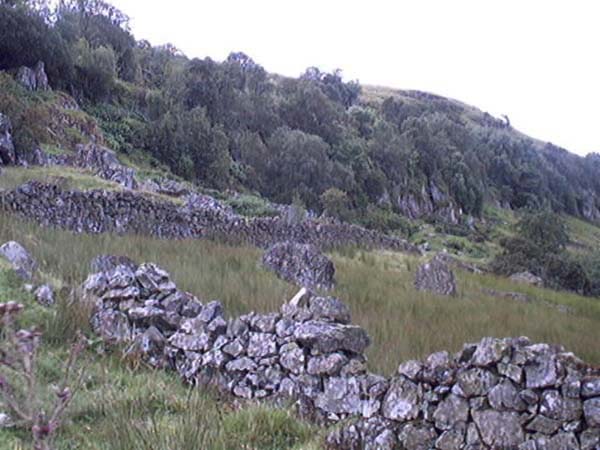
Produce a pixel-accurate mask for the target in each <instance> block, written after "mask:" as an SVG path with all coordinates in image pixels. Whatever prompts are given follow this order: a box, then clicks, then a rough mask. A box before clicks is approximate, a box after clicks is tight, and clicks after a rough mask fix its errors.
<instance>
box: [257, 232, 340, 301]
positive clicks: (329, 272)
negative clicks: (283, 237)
mask: <svg viewBox="0 0 600 450" xmlns="http://www.w3.org/2000/svg"><path fill="white" fill-rule="evenodd" d="M262 262H263V265H264V266H265V267H267V268H268V269H270V270H272V271H274V272H275V273H276V274H277V276H278V277H279V278H281V279H283V280H285V281H288V282H290V283H294V284H296V285H298V286H300V287H306V288H309V289H332V288H333V287H334V286H335V277H334V276H335V267H334V265H333V262H332V261H331V260H330V259H329V258H327V257H326V256H325V255H323V254H322V253H321V252H320V251H319V250H318V249H317V248H316V247H315V246H314V245H310V244H299V243H297V242H290V241H286V242H280V243H277V244H275V245H273V246H272V247H271V248H269V249H268V250H267V251H266V252H265V254H264V255H263V258H262Z"/></svg>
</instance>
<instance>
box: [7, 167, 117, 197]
mask: <svg viewBox="0 0 600 450" xmlns="http://www.w3.org/2000/svg"><path fill="white" fill-rule="evenodd" d="M30 180H37V181H43V182H45V183H58V184H59V185H60V186H61V187H63V188H64V189H77V190H82V191H87V190H91V189H105V190H113V191H114V190H121V186H120V185H119V184H117V183H113V182H112V181H108V180H103V179H101V178H98V177H96V176H94V175H93V174H92V173H91V172H89V171H85V170H80V169H75V168H72V167H62V166H49V167H39V166H32V167H27V168H26V167H6V168H3V170H2V176H1V177H0V189H7V190H9V189H14V188H15V187H17V186H20V185H22V184H23V183H26V182H27V181H30Z"/></svg>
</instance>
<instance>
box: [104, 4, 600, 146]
mask: <svg viewBox="0 0 600 450" xmlns="http://www.w3.org/2000/svg"><path fill="white" fill-rule="evenodd" d="M112 3H113V4H115V5H116V6H117V7H119V8H120V9H122V10H123V11H124V12H125V13H127V14H128V15H129V16H130V17H131V18H132V22H131V26H132V30H133V32H134V34H135V36H136V38H137V39H142V38H143V39H148V40H149V41H150V42H151V43H152V44H164V43H167V42H170V43H172V44H174V45H175V46H177V47H178V48H180V49H181V50H182V51H183V52H184V53H185V54H186V55H187V56H189V57H196V56H197V57H205V56H210V57H211V58H213V59H215V60H219V61H221V60H223V59H225V58H226V57H227V55H228V54H229V53H230V52H231V51H243V52H245V53H247V54H248V55H250V56H251V57H252V58H253V59H254V60H255V61H256V62H258V63H259V64H261V65H262V66H263V67H265V69H266V70H268V71H269V72H276V73H280V74H284V75H290V76H298V75H300V74H301V73H302V72H303V71H304V69H306V67H309V66H318V67H319V68H321V69H324V70H332V69H335V68H341V69H342V70H343V73H344V77H345V78H346V79H358V80H359V81H360V82H361V83H362V84H376V85H384V86H390V87H395V88H400V89H419V90H423V91H429V92H433V93H437V94H440V95H444V96H448V97H452V98H456V99H458V100H461V101H464V102H466V103H469V104H472V105H475V106H477V107H479V108H481V109H483V110H485V111H488V112H490V113H492V114H494V115H500V114H507V115H508V116H509V117H510V119H511V122H512V124H513V126H514V127H515V128H518V129H519V130H521V131H523V132H525V133H527V134H529V135H531V136H533V137H536V138H539V139H542V140H544V141H550V142H553V143H554V144H557V145H560V146H563V147H566V148H567V149H569V150H570V151H572V152H575V153H578V154H581V155H585V154H586V153H588V152H592V151H596V152H600V116H599V114H598V108H599V105H600V23H599V20H600V2H598V1H596V0H564V1H554V0H539V1H538V0H493V1H492V0H452V1H450V0H412V1H405V0H387V1H386V0H369V1H364V0H362V1H352V0H345V1H344V0H298V1H288V0H278V1H276V0H215V1H210V2H209V1H205V0H195V1H194V0H170V1H167V2H164V1H156V0H113V1H112Z"/></svg>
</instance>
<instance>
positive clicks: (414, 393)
mask: <svg viewBox="0 0 600 450" xmlns="http://www.w3.org/2000/svg"><path fill="white" fill-rule="evenodd" d="M114 261H115V263H116V262H117V260H114ZM82 291H83V298H84V299H85V301H88V302H92V303H93V304H94V305H95V312H94V315H93V318H92V326H93V329H94V330H95V331H96V332H97V333H99V334H100V335H101V336H103V337H104V338H105V339H106V340H108V341H112V342H125V343H128V344H129V345H128V349H127V351H128V352H129V353H133V354H136V355H138V356H140V357H142V358H144V359H145V360H146V361H148V362H149V363H150V364H152V365H154V366H156V367H163V368H167V369H169V368H170V369H173V370H176V371H177V372H178V373H179V374H180V376H181V377H182V378H183V379H184V380H186V381H188V382H190V383H193V384H197V385H203V384H212V385H215V386H217V387H218V388H219V389H221V390H222V391H224V392H225V393H228V394H230V395H231V396H233V397H236V398H239V399H247V400H261V399H270V400H273V401H277V400H281V399H286V400H290V399H291V400H294V401H295V404H296V405H297V407H298V409H299V412H300V413H302V414H303V415H305V416H306V417H309V418H311V419H312V420H315V421H317V422H319V423H325V424H329V423H335V422H338V421H340V420H343V419H348V422H345V423H344V425H343V426H341V427H340V428H337V429H335V430H334V431H333V432H331V433H330V435H329V437H328V438H327V444H328V446H329V447H330V448H332V449H363V448H364V449H395V448H397V449H406V450H421V449H440V450H453V449H469V450H475V449H503V450H512V449H515V450H542V449H548V450H559V449H560V450H565V449H577V450H597V449H598V448H599V446H600V371H599V370H598V369H593V368H592V367H590V366H587V365H585V364H584V363H583V362H582V361H580V360H579V359H577V358H576V357H575V356H574V355H573V354H571V353H565V351H564V349H562V348H561V347H559V346H552V345H548V344H532V343H531V342H530V341H529V340H528V339H527V338H524V337H521V338H514V339H513V338H507V339H495V338H484V339H482V340H481V341H480V342H479V343H475V344H466V345H465V346H464V347H463V349H462V350H461V351H459V352H458V353H457V354H454V355H453V354H450V353H448V352H445V351H443V352H438V353H434V354H432V355H430V356H429V357H427V358H426V359H425V360H423V361H408V362H405V363H403V364H401V365H400V366H399V368H398V371H397V373H396V374H395V375H393V376H392V377H390V378H386V377H383V376H380V375H375V374H372V373H369V372H368V370H367V368H366V358H365V356H364V351H365V349H366V348H367V346H368V345H369V337H368V335H367V333H366V331H365V330H363V329H362V328H360V327H358V326H355V325H351V323H350V311H349V309H348V307H347V306H346V305H344V304H343V303H342V302H341V301H339V300H337V299H335V298H332V297H319V296H316V295H313V294H311V293H307V294H302V293H301V294H300V295H298V296H296V297H295V298H294V299H293V300H292V301H291V302H289V303H286V304H284V305H283V306H282V308H281V311H280V312H275V313H269V314H256V313H250V314H247V315H244V316H241V317H238V318H232V319H227V318H226V317H225V314H224V311H223V307H222V305H221V304H220V303H219V302H217V301H212V302H209V303H203V302H201V301H200V300H199V299H197V298H196V297H194V296H193V295H191V294H188V293H185V292H181V291H179V290H178V289H177V287H176V286H175V284H174V283H173V282H172V281H171V280H170V278H169V275H168V274H167V273H166V272H165V271H164V270H162V269H160V268H159V267H157V266H156V265H154V264H142V265H140V266H135V265H134V266H132V265H131V264H129V263H128V264H126V265H116V266H111V265H110V264H109V267H108V270H106V271H104V272H99V273H94V274H91V275H90V276H89V277H88V279H87V280H86V282H85V283H84V285H83V287H82Z"/></svg>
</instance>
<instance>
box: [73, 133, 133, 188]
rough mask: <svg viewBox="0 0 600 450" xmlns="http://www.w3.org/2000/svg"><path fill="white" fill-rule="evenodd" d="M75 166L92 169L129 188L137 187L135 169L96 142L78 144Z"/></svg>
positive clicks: (102, 176)
mask: <svg viewBox="0 0 600 450" xmlns="http://www.w3.org/2000/svg"><path fill="white" fill-rule="evenodd" d="M75 166H77V167H81V168H83V169H89V170H92V171H93V172H94V173H95V174H96V175H98V176H99V177H101V178H104V179H106V180H110V181H114V182H115V183H118V184H120V185H121V186H123V187H126V188H127V189H137V187H138V183H137V181H136V179H135V170H133V169H132V168H130V167H126V166H124V165H123V164H121V163H120V162H119V160H118V159H117V155H116V154H115V152H113V151H112V150H109V149H108V148H106V147H102V146H101V145H98V144H96V143H94V142H90V143H89V144H87V145H81V144H80V145H78V146H77V156H76V157H75Z"/></svg>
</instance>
